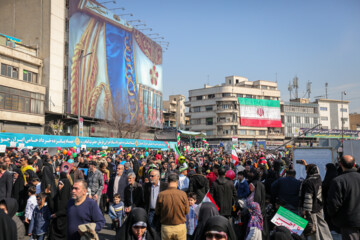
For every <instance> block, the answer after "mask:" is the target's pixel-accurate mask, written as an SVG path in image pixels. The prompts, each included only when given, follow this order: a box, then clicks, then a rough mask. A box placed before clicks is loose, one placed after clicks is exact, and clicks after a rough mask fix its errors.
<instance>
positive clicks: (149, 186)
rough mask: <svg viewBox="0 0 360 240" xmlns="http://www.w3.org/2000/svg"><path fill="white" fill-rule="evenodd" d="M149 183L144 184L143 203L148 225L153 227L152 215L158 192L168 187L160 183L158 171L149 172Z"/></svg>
mask: <svg viewBox="0 0 360 240" xmlns="http://www.w3.org/2000/svg"><path fill="white" fill-rule="evenodd" d="M149 177H150V182H148V183H145V185H144V201H145V210H146V211H147V212H148V214H149V223H150V225H151V226H152V227H155V221H154V215H155V207H156V200H157V198H158V195H159V193H160V192H162V191H164V190H166V189H167V187H168V185H167V183H165V182H162V181H160V172H159V170H156V169H154V170H152V171H151V172H150V175H149Z"/></svg>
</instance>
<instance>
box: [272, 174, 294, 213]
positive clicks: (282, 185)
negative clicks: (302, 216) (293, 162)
mask: <svg viewBox="0 0 360 240" xmlns="http://www.w3.org/2000/svg"><path fill="white" fill-rule="evenodd" d="M295 176H296V171H295V170H288V171H287V172H286V177H283V178H279V179H277V180H276V181H275V182H273V184H272V185H271V197H272V200H273V202H275V201H274V200H275V199H276V198H279V199H280V200H282V201H284V202H285V206H284V207H285V208H287V209H288V210H290V211H292V212H293V213H295V214H298V207H299V192H300V186H301V182H300V181H299V180H297V179H296V178H295Z"/></svg>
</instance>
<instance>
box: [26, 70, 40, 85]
mask: <svg viewBox="0 0 360 240" xmlns="http://www.w3.org/2000/svg"><path fill="white" fill-rule="evenodd" d="M23 80H24V81H27V82H31V83H37V74H36V73H33V72H30V71H27V70H23Z"/></svg>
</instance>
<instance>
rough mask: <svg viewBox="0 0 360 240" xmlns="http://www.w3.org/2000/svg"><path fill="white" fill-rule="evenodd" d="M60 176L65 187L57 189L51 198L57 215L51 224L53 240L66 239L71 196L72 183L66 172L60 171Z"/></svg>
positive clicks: (51, 204)
mask: <svg viewBox="0 0 360 240" xmlns="http://www.w3.org/2000/svg"><path fill="white" fill-rule="evenodd" d="M60 178H61V179H60V181H61V182H63V183H64V186H63V188H62V189H61V190H59V189H57V191H56V195H55V197H54V199H49V200H50V201H49V207H50V210H51V212H52V213H54V214H55V215H56V218H54V219H52V222H51V225H50V239H53V240H60V239H63V240H65V239H66V232H67V229H66V226H67V220H66V218H67V216H66V208H67V203H68V201H69V199H70V198H71V184H70V182H69V180H68V179H67V177H66V174H65V173H60Z"/></svg>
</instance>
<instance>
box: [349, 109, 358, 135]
mask: <svg viewBox="0 0 360 240" xmlns="http://www.w3.org/2000/svg"><path fill="white" fill-rule="evenodd" d="M349 118H350V130H355V131H360V114H359V113H351V114H350V115H349Z"/></svg>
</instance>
